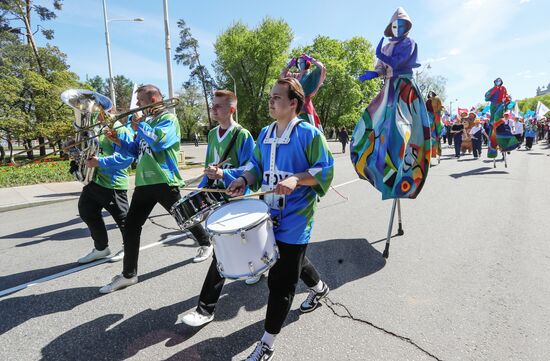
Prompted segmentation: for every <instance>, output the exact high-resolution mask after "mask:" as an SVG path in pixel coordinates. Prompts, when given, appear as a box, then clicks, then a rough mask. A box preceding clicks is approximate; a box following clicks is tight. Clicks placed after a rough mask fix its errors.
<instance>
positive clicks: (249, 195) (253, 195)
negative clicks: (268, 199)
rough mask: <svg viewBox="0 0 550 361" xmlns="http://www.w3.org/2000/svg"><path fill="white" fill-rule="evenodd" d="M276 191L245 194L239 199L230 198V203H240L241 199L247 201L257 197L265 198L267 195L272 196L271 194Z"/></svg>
mask: <svg viewBox="0 0 550 361" xmlns="http://www.w3.org/2000/svg"><path fill="white" fill-rule="evenodd" d="M274 192H275V190H274V189H273V190H270V191H267V192H257V193H251V194H245V195H243V196H239V197H234V198H229V200H230V201H238V200H240V199H246V198H250V197H256V196H264V195H266V194H271V193H274Z"/></svg>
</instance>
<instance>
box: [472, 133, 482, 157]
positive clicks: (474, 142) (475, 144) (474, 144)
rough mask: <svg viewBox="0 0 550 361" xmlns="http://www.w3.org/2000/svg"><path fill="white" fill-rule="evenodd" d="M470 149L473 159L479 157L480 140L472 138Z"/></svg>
mask: <svg viewBox="0 0 550 361" xmlns="http://www.w3.org/2000/svg"><path fill="white" fill-rule="evenodd" d="M472 149H473V152H474V157H476V158H477V157H479V156H481V139H476V138H472Z"/></svg>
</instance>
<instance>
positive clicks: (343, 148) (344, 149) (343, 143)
mask: <svg viewBox="0 0 550 361" xmlns="http://www.w3.org/2000/svg"><path fill="white" fill-rule="evenodd" d="M340 143H342V153H345V152H346V145H347V144H348V142H342V141H340Z"/></svg>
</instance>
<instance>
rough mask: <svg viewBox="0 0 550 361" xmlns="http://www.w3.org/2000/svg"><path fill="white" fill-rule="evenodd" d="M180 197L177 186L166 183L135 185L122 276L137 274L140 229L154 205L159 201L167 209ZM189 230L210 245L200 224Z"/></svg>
mask: <svg viewBox="0 0 550 361" xmlns="http://www.w3.org/2000/svg"><path fill="white" fill-rule="evenodd" d="M180 198H181V195H180V191H179V188H178V187H170V186H169V185H168V184H166V183H161V184H152V185H146V186H138V187H136V189H135V190H134V195H133V196H132V202H131V203H130V210H129V211H128V217H127V220H126V229H125V232H124V268H123V271H122V274H123V275H124V277H126V278H130V277H134V276H135V275H137V264H138V256H139V243H140V237H141V229H142V227H143V225H144V224H145V221H146V220H147V217H149V215H150V214H151V212H152V211H153V208H154V207H155V205H156V204H157V203H160V204H161V205H162V206H163V207H164V209H166V210H167V211H168V210H170V208H171V207H172V205H174V203H176V202H177V201H178V200H179V199H180ZM189 231H190V232H191V234H193V236H194V237H195V239H196V240H197V242H198V243H199V245H201V246H208V245H210V238H209V236H208V233H206V231H205V230H204V228H203V227H202V226H201V225H200V224H197V225H196V226H193V227H190V228H189Z"/></svg>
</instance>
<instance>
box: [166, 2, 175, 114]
mask: <svg viewBox="0 0 550 361" xmlns="http://www.w3.org/2000/svg"><path fill="white" fill-rule="evenodd" d="M163 5H164V41H165V48H166V73H167V77H168V97H170V98H173V97H174V87H173V85H172V83H173V81H172V56H171V48H170V25H169V22H168V0H164V1H163ZM172 111H173V112H175V110H174V108H172Z"/></svg>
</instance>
